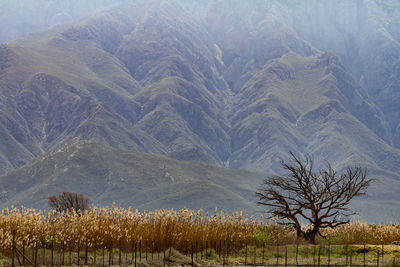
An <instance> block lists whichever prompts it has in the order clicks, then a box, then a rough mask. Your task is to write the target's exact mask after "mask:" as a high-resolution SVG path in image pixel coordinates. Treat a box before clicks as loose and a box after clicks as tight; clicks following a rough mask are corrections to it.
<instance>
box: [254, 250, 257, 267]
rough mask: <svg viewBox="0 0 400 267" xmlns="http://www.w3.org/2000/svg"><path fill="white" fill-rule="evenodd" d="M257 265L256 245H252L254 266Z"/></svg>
mask: <svg viewBox="0 0 400 267" xmlns="http://www.w3.org/2000/svg"><path fill="white" fill-rule="evenodd" d="M256 265H257V245H254V267H255V266H256Z"/></svg>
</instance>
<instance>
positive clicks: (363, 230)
mask: <svg viewBox="0 0 400 267" xmlns="http://www.w3.org/2000/svg"><path fill="white" fill-rule="evenodd" d="M13 230H15V233H16V235H15V241H16V246H21V244H22V240H25V242H26V244H27V245H28V244H29V243H32V242H33V241H37V242H40V243H45V242H51V241H54V242H65V243H68V244H71V243H72V244H77V243H78V241H79V242H82V243H83V242H85V243H88V245H89V246H90V247H92V246H93V245H94V244H96V247H97V248H99V247H102V246H105V247H108V246H109V245H110V244H112V245H114V246H115V245H117V244H118V243H119V242H124V243H125V242H126V243H128V244H130V243H132V242H139V241H140V242H141V243H142V244H152V246H153V247H154V246H155V247H158V248H161V247H162V246H164V247H165V246H166V247H168V246H174V247H176V248H179V247H181V248H184V247H187V246H188V245H190V244H195V243H196V242H197V243H199V244H200V243H202V242H203V243H204V242H205V241H207V242H210V243H209V244H214V243H219V242H224V241H226V240H227V238H228V236H229V244H230V246H231V248H232V249H234V248H238V249H240V248H243V247H244V246H245V245H252V244H254V242H256V241H258V242H260V240H262V242H266V243H268V244H277V243H279V244H291V243H296V242H299V240H297V239H296V235H295V232H294V231H293V230H292V229H290V228H287V227H281V226H279V225H278V224H276V223H275V222H273V221H267V220H263V219H256V218H253V217H247V216H243V215H242V213H240V212H235V213H233V214H225V213H222V212H218V211H215V212H213V213H210V214H209V213H206V212H203V211H202V210H199V211H197V212H195V211H191V210H187V209H183V210H179V211H175V210H156V211H148V212H139V211H136V210H132V209H122V208H117V207H105V208H98V207H92V208H91V209H90V210H89V211H85V212H83V213H76V212H74V211H71V212H63V213H59V212H57V211H50V212H42V211H36V210H33V209H26V208H20V209H17V208H11V209H3V210H2V211H1V214H0V248H2V249H6V250H7V249H10V248H11V246H12V231H13ZM324 234H326V235H327V240H329V241H330V242H331V244H364V243H367V244H390V243H391V242H392V241H395V240H400V226H399V225H397V224H386V225H379V224H378V225H376V224H367V223H363V222H353V223H350V224H348V225H345V226H342V227H338V228H336V229H330V230H325V231H324ZM260 236H261V238H260ZM319 242H326V240H324V239H322V238H320V239H319ZM82 243H81V244H82Z"/></svg>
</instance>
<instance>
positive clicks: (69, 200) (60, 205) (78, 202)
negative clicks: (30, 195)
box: [49, 192, 90, 211]
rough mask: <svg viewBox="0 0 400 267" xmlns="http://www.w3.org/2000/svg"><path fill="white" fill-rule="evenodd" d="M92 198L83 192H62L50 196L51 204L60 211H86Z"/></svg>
mask: <svg viewBox="0 0 400 267" xmlns="http://www.w3.org/2000/svg"><path fill="white" fill-rule="evenodd" d="M89 205H90V200H89V199H88V198H87V197H85V196H84V195H82V194H77V193H71V192H62V194H61V195H59V196H50V197H49V206H50V207H51V208H53V209H56V210H58V211H67V210H71V209H74V210H75V211H79V210H80V211H84V210H87V209H88V208H89Z"/></svg>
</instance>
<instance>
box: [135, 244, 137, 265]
mask: <svg viewBox="0 0 400 267" xmlns="http://www.w3.org/2000/svg"><path fill="white" fill-rule="evenodd" d="M136 250H137V247H136V243H135V267H136V262H137V260H136Z"/></svg>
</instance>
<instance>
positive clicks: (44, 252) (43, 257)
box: [42, 240, 71, 266]
mask: <svg viewBox="0 0 400 267" xmlns="http://www.w3.org/2000/svg"><path fill="white" fill-rule="evenodd" d="M42 247H43V255H42V263H43V265H44V266H46V243H45V241H44V240H43V241H42ZM70 264H71V263H70Z"/></svg>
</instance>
